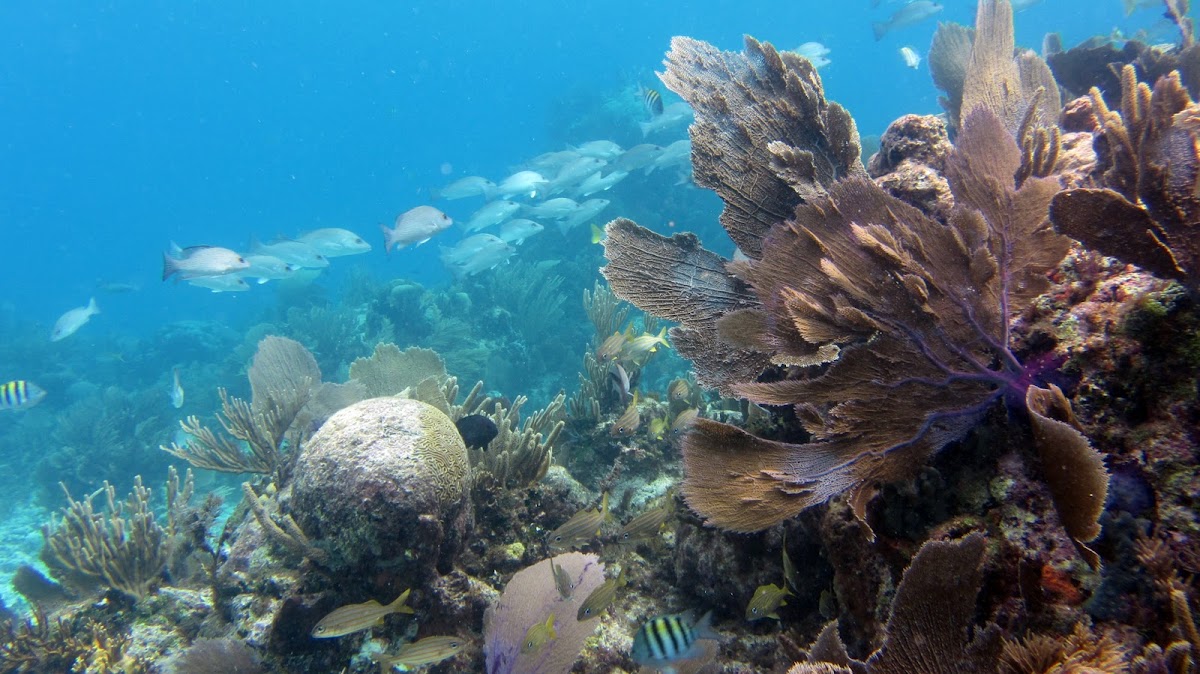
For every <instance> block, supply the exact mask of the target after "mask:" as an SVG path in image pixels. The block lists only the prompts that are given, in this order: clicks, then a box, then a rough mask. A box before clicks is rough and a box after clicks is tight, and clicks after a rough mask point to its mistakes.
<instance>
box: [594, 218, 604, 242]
mask: <svg viewBox="0 0 1200 674" xmlns="http://www.w3.org/2000/svg"><path fill="white" fill-rule="evenodd" d="M592 243H604V230H603V229H601V228H600V227H599V226H597V225H596V223H594V222H593V223H592Z"/></svg>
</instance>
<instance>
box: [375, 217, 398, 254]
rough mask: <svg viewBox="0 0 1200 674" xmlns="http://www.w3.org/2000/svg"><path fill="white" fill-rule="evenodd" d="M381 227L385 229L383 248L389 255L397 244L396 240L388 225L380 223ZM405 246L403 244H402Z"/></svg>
mask: <svg viewBox="0 0 1200 674" xmlns="http://www.w3.org/2000/svg"><path fill="white" fill-rule="evenodd" d="M379 229H380V230H382V231H383V250H384V252H385V253H387V254H388V255H391V254H392V248H393V247H394V246H395V245H396V241H395V240H394V239H392V230H390V229H388V226H387V225H385V224H382V223H380V225H379ZM401 247H402V248H403V246H401Z"/></svg>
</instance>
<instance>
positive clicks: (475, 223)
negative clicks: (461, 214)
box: [463, 199, 521, 232]
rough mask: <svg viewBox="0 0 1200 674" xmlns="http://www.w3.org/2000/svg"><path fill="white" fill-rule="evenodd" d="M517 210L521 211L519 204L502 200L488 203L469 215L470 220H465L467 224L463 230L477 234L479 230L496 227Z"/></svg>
mask: <svg viewBox="0 0 1200 674" xmlns="http://www.w3.org/2000/svg"><path fill="white" fill-rule="evenodd" d="M519 210H521V204H518V203H517V202H515V201H506V200H503V199H502V200H499V201H489V202H488V203H486V204H484V205H483V206H482V207H480V208H479V210H477V211H475V212H474V213H472V214H471V219H470V220H467V224H465V225H463V229H465V230H466V231H468V232H478V231H479V230H481V229H484V228H487V227H491V226H492V225H498V224H500V223H502V222H504V221H505V220H508V219H509V218H511V217H512V216H513V214H514V213H516V212H517V211H519Z"/></svg>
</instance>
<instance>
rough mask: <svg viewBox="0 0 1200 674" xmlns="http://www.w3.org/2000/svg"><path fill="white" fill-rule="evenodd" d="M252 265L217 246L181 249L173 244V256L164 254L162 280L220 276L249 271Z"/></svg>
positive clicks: (232, 252) (239, 256)
mask: <svg viewBox="0 0 1200 674" xmlns="http://www.w3.org/2000/svg"><path fill="white" fill-rule="evenodd" d="M249 267H250V263H249V262H247V261H246V259H245V258H243V257H242V256H241V255H239V254H237V253H236V252H234V251H232V250H229V249H228V248H219V247H217V246H192V247H190V248H180V247H179V246H177V245H175V244H171V254H170V255H168V254H167V253H163V271H162V280H164V281H166V280H167V279H169V278H171V277H172V276H174V275H178V276H179V278H181V279H189V278H194V277H196V276H220V275H221V274H229V273H232V272H235V271H241V270H243V269H248V268H249Z"/></svg>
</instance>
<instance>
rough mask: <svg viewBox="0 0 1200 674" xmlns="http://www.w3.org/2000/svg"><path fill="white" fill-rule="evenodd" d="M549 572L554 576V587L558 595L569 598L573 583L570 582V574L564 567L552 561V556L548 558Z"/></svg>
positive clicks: (573, 587)
mask: <svg viewBox="0 0 1200 674" xmlns="http://www.w3.org/2000/svg"><path fill="white" fill-rule="evenodd" d="M550 573H551V574H553V576H554V587H555V588H557V589H558V596H560V597H562V598H563V599H570V598H571V592H572V591H574V589H575V583H572V582H571V574H570V573H567V570H566V569H564V568H562V567H561V566H559V565H557V564H555V563H554V558H553V557H552V558H550Z"/></svg>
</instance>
